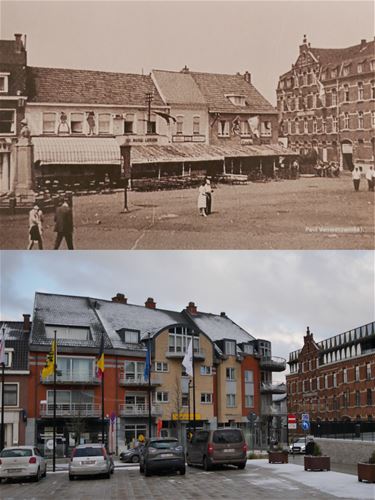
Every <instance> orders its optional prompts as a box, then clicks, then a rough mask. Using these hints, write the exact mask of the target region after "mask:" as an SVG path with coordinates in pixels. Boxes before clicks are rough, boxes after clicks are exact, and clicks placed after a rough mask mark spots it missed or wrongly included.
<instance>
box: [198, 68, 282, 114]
mask: <svg viewBox="0 0 375 500" xmlns="http://www.w3.org/2000/svg"><path fill="white" fill-rule="evenodd" d="M191 75H192V77H193V78H194V80H195V82H196V83H197V85H198V87H199V89H200V91H201V92H202V94H203V96H204V98H205V100H206V102H207V104H208V106H209V109H210V111H216V112H227V113H275V114H277V110H276V109H275V108H274V107H273V106H272V105H271V104H270V103H269V102H268V101H267V100H266V99H265V98H264V97H263V96H262V95H261V94H260V92H258V90H257V89H256V88H255V87H254V85H252V84H251V83H248V82H247V81H246V80H245V79H244V77H243V76H242V75H223V74H215V73H195V72H192V73H191ZM230 94H234V95H243V96H245V101H246V103H247V104H246V106H235V105H234V104H232V103H231V102H230V100H229V99H228V98H227V97H226V95H230Z"/></svg>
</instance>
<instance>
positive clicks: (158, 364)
mask: <svg viewBox="0 0 375 500" xmlns="http://www.w3.org/2000/svg"><path fill="white" fill-rule="evenodd" d="M154 369H155V372H159V373H167V372H169V366H168V363H167V362H165V361H155V364H154Z"/></svg>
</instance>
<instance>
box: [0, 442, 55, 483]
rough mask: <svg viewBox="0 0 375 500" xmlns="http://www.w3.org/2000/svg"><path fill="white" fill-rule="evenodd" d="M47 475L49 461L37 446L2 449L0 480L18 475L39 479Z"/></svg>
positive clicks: (34, 479) (0, 454) (0, 455)
mask: <svg viewBox="0 0 375 500" xmlns="http://www.w3.org/2000/svg"><path fill="white" fill-rule="evenodd" d="M46 475H47V462H46V461H45V459H44V458H43V456H42V454H41V453H40V451H39V449H38V448H36V447H35V446H12V447H9V448H4V449H3V450H2V451H1V453H0V482H1V480H2V479H15V478H18V477H21V478H25V477H28V478H30V479H32V480H33V481H39V479H40V478H41V477H45V476H46Z"/></svg>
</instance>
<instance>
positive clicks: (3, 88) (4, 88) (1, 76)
mask: <svg viewBox="0 0 375 500" xmlns="http://www.w3.org/2000/svg"><path fill="white" fill-rule="evenodd" d="M9 75H10V73H0V94H6V93H8V78H9Z"/></svg>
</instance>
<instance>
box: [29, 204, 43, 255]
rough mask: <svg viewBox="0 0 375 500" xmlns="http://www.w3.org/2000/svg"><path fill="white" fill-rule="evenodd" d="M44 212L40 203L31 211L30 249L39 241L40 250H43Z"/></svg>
mask: <svg viewBox="0 0 375 500" xmlns="http://www.w3.org/2000/svg"><path fill="white" fill-rule="evenodd" d="M42 222H43V212H42V211H41V210H40V208H39V207H38V205H35V206H34V208H32V209H31V210H30V212H29V246H28V247H27V249H28V250H31V249H32V248H33V246H34V242H35V241H37V242H38V246H39V250H43V239H42V234H43V228H42Z"/></svg>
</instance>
